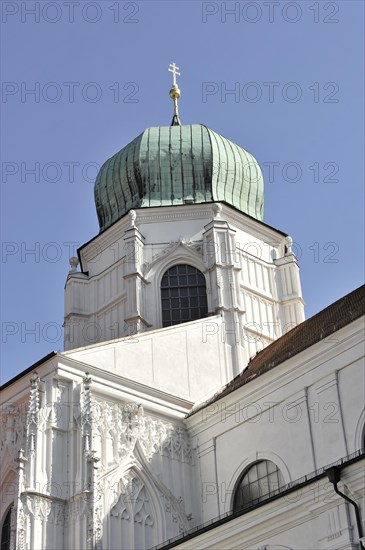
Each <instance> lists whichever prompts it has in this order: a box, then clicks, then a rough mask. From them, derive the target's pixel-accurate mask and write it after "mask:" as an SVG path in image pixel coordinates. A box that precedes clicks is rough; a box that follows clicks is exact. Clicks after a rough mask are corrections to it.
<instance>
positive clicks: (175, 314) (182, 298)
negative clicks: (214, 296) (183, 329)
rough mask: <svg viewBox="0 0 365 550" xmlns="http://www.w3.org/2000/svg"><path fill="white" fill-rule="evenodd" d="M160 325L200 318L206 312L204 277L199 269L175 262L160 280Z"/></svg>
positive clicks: (204, 315)
mask: <svg viewBox="0 0 365 550" xmlns="http://www.w3.org/2000/svg"><path fill="white" fill-rule="evenodd" d="M161 309H162V326H163V327H169V326H172V325H178V324H180V323H186V322H187V321H194V320H195V319H201V318H203V317H206V316H207V314H208V304H207V289H206V282H205V277H204V275H203V273H202V272H201V271H199V269H197V268H196V267H194V266H192V265H188V264H177V265H174V266H172V267H170V268H169V269H168V270H167V271H165V273H164V275H163V277H162V280H161Z"/></svg>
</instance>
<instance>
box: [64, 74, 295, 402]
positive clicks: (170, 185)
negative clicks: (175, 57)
mask: <svg viewBox="0 0 365 550" xmlns="http://www.w3.org/2000/svg"><path fill="white" fill-rule="evenodd" d="M170 70H171V72H172V73H173V85H172V88H171V91H170V97H171V98H172V99H173V101H174V115H173V119H172V122H171V126H160V127H154V128H148V129H147V130H145V131H144V132H143V133H142V134H140V135H139V136H137V137H136V138H135V139H133V140H132V141H131V142H130V143H128V144H127V145H126V146H124V147H123V148H122V149H121V150H120V151H118V152H117V153H116V154H114V155H113V156H112V157H111V158H110V159H108V160H107V161H106V162H105V163H104V165H103V166H102V168H101V170H100V172H99V174H98V176H97V178H96V182H95V203H96V210H97V215H98V219H99V225H100V233H99V235H97V236H96V237H95V238H94V239H92V240H91V241H89V242H88V243H86V244H85V245H83V246H82V247H81V248H80V249H79V258H78V259H76V258H73V259H72V260H71V266H72V270H71V271H70V273H69V275H68V278H67V283H66V291H65V350H73V349H75V348H80V347H82V348H86V349H85V351H84V352H83V353H84V354H86V355H88V354H87V346H90V345H91V346H94V345H95V344H98V343H101V342H104V343H107V342H110V341H116V340H119V339H123V338H129V339H131V338H134V340H133V341H134V342H135V343H136V345H135V346H134V349H135V350H137V349H138V347H141V346H139V344H141V342H144V338H143V337H142V336H141V337H138V338H137V336H133V335H142V334H145V333H148V332H151V331H153V332H154V333H155V332H156V331H159V332H161V329H163V330H162V333H161V334H165V335H166V338H165V340H166V345H167V347H168V348H169V349H171V346H172V348H175V353H176V354H177V355H175V358H176V357H178V356H179V353H180V349H181V350H182V347H183V348H184V350H182V353H184V354H185V347H186V346H187V347H188V348H189V349H190V353H191V355H194V354H195V351H194V350H195V349H196V348H197V347H199V346H198V342H203V343H204V344H206V345H205V346H203V347H202V346H200V349H204V347H205V348H206V349H205V351H206V352H208V350H210V353H211V355H210V356H209V353H208V356H207V355H206V353H205V351H204V352H203V355H202V357H201V358H200V359H201V361H204V363H206V361H207V357H210V359H211V360H212V361H213V362H214V363H215V364H217V362H219V364H220V367H219V369H217V370H216V371H215V370H214V368H212V369H211V368H210V367H208V366H206V367H204V366H202V368H201V372H204V369H205V368H206V369H207V370H208V372H209V376H208V377H207V378H205V377H202V378H201V379H200V374H199V372H198V374H197V377H198V378H196V376H195V372H194V373H193V372H191V373H190V377H191V376H193V377H194V379H195V380H198V387H199V391H198V393H196V392H193V393H190V394H189V398H192V400H193V401H195V400H196V399H200V398H201V397H203V396H204V395H205V394H208V393H209V392H210V391H211V390H212V389H214V388H215V387H219V386H221V384H224V383H226V382H228V381H229V380H230V379H232V378H234V377H235V376H237V375H238V374H239V373H240V372H241V371H242V370H243V369H244V368H245V367H246V366H247V364H248V361H249V359H250V358H251V357H252V356H253V355H255V354H256V353H257V352H258V351H260V350H261V349H262V348H263V347H265V346H267V345H268V344H270V343H271V342H272V341H273V340H275V339H277V338H278V337H280V336H281V335H283V334H284V333H286V332H288V330H290V329H291V328H293V327H294V326H296V325H297V324H298V323H301V322H302V321H303V320H304V306H303V299H302V293H301V285H300V278H299V269H298V265H297V261H296V258H295V256H294V254H293V252H292V250H291V243H292V241H291V239H290V237H289V236H288V235H286V234H285V233H282V232H281V231H278V230H276V229H274V228H272V227H270V226H268V225H266V224H265V223H264V222H263V210H264V182H263V176H262V172H261V169H260V166H259V164H258V162H257V161H256V159H255V158H254V157H253V156H252V155H251V154H250V153H248V152H247V151H245V149H243V148H242V147H240V146H239V145H236V144H235V143H233V142H231V141H230V140H228V139H227V138H225V137H223V136H221V135H220V134H218V133H217V132H215V131H213V130H211V129H209V128H207V127H206V126H204V125H202V124H186V125H185V124H181V122H180V118H179V113H178V99H179V97H180V90H179V88H178V86H177V83H176V76H177V75H179V72H178V67H176V65H175V64H172V65H171V66H170ZM78 260H79V262H80V271H78V270H77V264H78ZM180 324H181V325H184V326H183V327H180V331H179V330H177V329H176V327H177V325H180ZM167 327H175V330H174V331H173V332H171V331H170V330H169V329H168V328H167ZM181 331H185V333H186V336H185V340H187V343H185V342H184V341H183V340H184V338H183V339H181V340H180V339H179V337H178V336H176V335H177V333H178V332H181ZM169 334H170V335H171V338H172V339H170V340H171V341H169V338H168V335H169ZM194 334H195V337H194ZM217 339H219V340H220V343H222V344H223V346H222V350H223V351H222V353H223V356H222V357H221V358H220V360H219V361H217V357H215V356H214V355H215V354H214V351H213V350H212V349H211V348H212V347H213V341H214V342H215V343H216V340H217ZM106 345H107V344H106ZM112 345H113V344H109V346H112ZM142 347H143V345H142ZM79 355H80V354H79ZM122 355H123V354H122ZM137 355H138V353H137ZM143 355H144V352H143ZM128 360H130V358H129V359H128ZM145 361H146V357H144V362H145ZM120 362H123V358H122V357H121V358H120ZM147 362H148V359H147ZM159 368H160V367H159ZM186 368H187V369H188V370H189V366H187V367H186ZM137 369H139V370H140V371H143V369H144V367H143V365H141V364H138V366H137V364H136V366H135V368H133V369H131V370H132V371H133V372H132V376H135V371H136V370H137ZM152 369H153V367H152ZM126 374H128V376H129V375H130V374H131V373H130V372H128V373H126ZM152 378H154V379H155V377H154V376H152ZM157 387H160V386H159V385H158V383H157ZM160 389H161V387H160ZM164 389H167V388H166V387H164Z"/></svg>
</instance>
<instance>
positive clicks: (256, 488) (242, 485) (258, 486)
mask: <svg viewBox="0 0 365 550" xmlns="http://www.w3.org/2000/svg"><path fill="white" fill-rule="evenodd" d="M284 485H285V481H284V478H283V475H282V473H281V472H280V470H279V468H278V467H277V466H276V464H274V463H273V462H271V461H270V460H260V461H259V462H255V463H254V464H252V465H251V466H250V467H249V468H248V469H247V470H245V472H244V473H243V475H242V477H241V479H240V481H239V482H238V486H237V489H236V492H235V495H234V502H233V511H234V512H236V511H237V510H240V509H241V508H246V507H249V506H252V505H253V504H257V503H258V502H260V501H261V500H265V499H266V498H269V497H270V496H271V495H272V494H273V493H274V492H275V491H276V489H278V488H279V487H283V486H284Z"/></svg>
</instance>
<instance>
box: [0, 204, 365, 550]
mask: <svg viewBox="0 0 365 550" xmlns="http://www.w3.org/2000/svg"><path fill="white" fill-rule="evenodd" d="M291 243H292V241H291V239H290V237H288V236H287V235H286V234H284V233H282V232H280V231H278V230H275V229H273V228H271V227H269V226H267V225H265V224H264V223H262V222H260V221H257V220H255V219H253V218H251V217H250V216H248V215H246V214H244V213H242V212H239V211H237V210H236V209H235V208H233V207H232V206H229V205H228V204H225V203H213V204H212V203H206V204H184V205H179V206H161V207H150V208H139V209H136V210H131V211H130V212H129V213H128V214H126V215H124V216H123V217H122V218H121V219H119V220H118V221H117V222H116V223H114V224H113V225H111V226H110V227H109V228H108V229H106V230H105V231H103V232H102V233H100V234H99V235H98V236H97V237H95V238H94V239H93V240H92V241H90V242H89V243H86V244H85V245H84V246H83V247H81V249H80V250H79V260H80V268H78V262H77V260H76V259H75V258H73V259H71V261H70V264H71V267H72V270H71V271H70V272H69V274H68V276H67V280H66V286H65V351H64V352H59V353H51V354H50V355H49V356H47V357H45V358H43V359H42V360H40V361H39V362H38V363H37V364H35V365H33V366H32V367H30V368H28V369H27V370H25V371H24V372H23V373H20V374H19V375H18V376H17V377H16V378H14V379H13V380H11V381H9V382H8V383H7V384H4V386H3V387H2V391H1V428H2V429H1V439H0V453H1V455H0V476H1V495H2V496H1V508H0V530H1V533H2V550H40V549H45V550H61V549H62V550H85V549H88V550H127V549H128V550H131V549H134V550H142V549H143V550H147V549H152V548H155V547H158V548H164V549H165V550H167V549H168V548H175V547H176V548H181V549H191V548H194V549H198V548H199V549H222V550H223V549H224V550H226V549H227V550H228V549H237V550H238V549H241V550H242V549H244V550H251V549H255V550H257V549H260V550H264V549H265V550H281V549H293V550H294V549H295V550H309V549H311V550H322V549H323V550H324V549H329V550H350V549H351V550H355V549H359V548H360V541H359V539H360V532H359V527H360V531H361V528H362V529H363V522H362V520H360V524H359V518H358V516H356V513H355V507H354V506H353V504H351V503H350V502H349V501H346V500H344V498H343V497H341V496H340V495H339V494H337V493H335V491H334V486H333V485H332V483H329V481H328V477H327V473H326V472H327V469H328V468H329V467H330V466H333V465H334V464H336V469H335V470H336V472H337V474H336V475H339V482H338V489H339V490H340V491H341V492H342V493H343V494H345V495H346V496H347V497H348V498H350V499H351V500H352V501H353V503H355V504H356V505H357V510H358V512H359V513H361V512H362V511H363V510H364V507H365V502H364V486H365V484H364V426H365V409H364V331H363V328H364V312H363V311H362V314H361V313H360V312H359V311H360V306H359V304H361V300H363V298H364V296H363V291H359V290H357V291H354V292H353V293H351V295H348V297H346V298H344V300H345V301H344V303H343V304H342V302H341V304H342V305H341V307H338V306H336V304H333V305H332V306H331V307H330V308H328V311H327V310H324V312H321V313H319V314H318V317H317V316H316V317H317V320H316V321H315V322H311V320H308V321H304V307H303V306H304V303H303V298H302V292H301V284H300V277H299V267H298V264H297V261H296V258H295V255H294V253H293V251H292V249H291ZM181 264H183V265H188V266H192V267H193V268H196V269H197V270H199V272H200V273H201V274H203V277H204V281H205V288H206V296H207V304H208V307H207V315H204V316H203V317H202V318H198V319H195V320H191V321H188V322H182V323H181V324H177V325H174V326H165V327H163V321H162V308H161V281H162V278H163V276H164V274H165V273H166V271H167V270H168V269H169V268H171V267H173V266H177V265H181ZM361 292H362V294H361ZM336 316H337V317H336ZM338 316H340V317H338ZM293 327H296V328H294V329H293ZM291 329H293V330H294V331H296V332H295V333H294V334H295V335H297V336H296V339H295V338H294V339H292V340H290V339H289V337H290V338H291V336H290V335H291V334H293V331H292V332H290V331H291ZM288 342H289V344H288ZM285 345H287V348H285ZM275 346H276V347H275ZM280 346H282V347H280ZM283 349H284V350H285V353H284V351H283ZM265 353H266V355H264V354H265ZM280 353H281V355H280ZM246 369H247V370H246ZM263 461H268V462H267V464H270V465H271V466H270V468H271V467H274V469H275V468H276V470H275V471H278V472H280V479H281V480H282V482H281V484H280V486H279V485H278V486H277V487H276V488H274V490H273V491H271V492H270V494H268V495H267V498H266V497H265V498H260V499H258V500H257V501H252V505H251V504H250V505H249V506H248V505H245V506H246V507H245V508H244V507H241V508H238V507H237V506H236V504H235V503H236V497H237V494H238V493H237V491H238V488H239V486H240V484H241V482H242V480H244V476H245V475H246V472H249V469H250V467H251V466H252V465H255V464H260V463H262V462H263ZM277 475H278V479H279V474H277Z"/></svg>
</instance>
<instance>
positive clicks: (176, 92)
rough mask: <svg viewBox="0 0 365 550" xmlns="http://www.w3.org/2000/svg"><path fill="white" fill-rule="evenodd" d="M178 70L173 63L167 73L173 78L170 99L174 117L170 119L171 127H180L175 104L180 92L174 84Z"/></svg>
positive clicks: (178, 74)
mask: <svg viewBox="0 0 365 550" xmlns="http://www.w3.org/2000/svg"><path fill="white" fill-rule="evenodd" d="M179 70H180V69H179V67H177V66H176V64H175V63H170V67H169V71H170V72H171V73H172V77H173V81H172V88H171V90H170V97H171V99H172V100H173V102H174V116H173V118H172V123H171V126H180V125H181V122H180V119H179V108H178V104H177V100H178V99H179V98H180V96H181V92H180V89H179V87H178V85H177V83H176V76H180V73H179Z"/></svg>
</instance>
